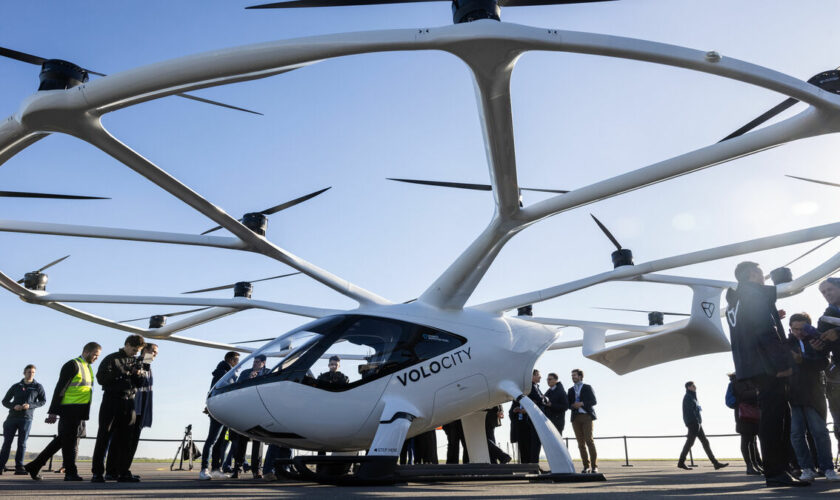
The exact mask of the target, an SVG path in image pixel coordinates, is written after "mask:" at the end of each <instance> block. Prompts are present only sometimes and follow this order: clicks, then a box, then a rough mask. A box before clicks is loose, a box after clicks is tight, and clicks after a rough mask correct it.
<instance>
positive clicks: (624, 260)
mask: <svg viewBox="0 0 840 500" xmlns="http://www.w3.org/2000/svg"><path fill="white" fill-rule="evenodd" d="M611 256H612V263H613V268H616V267H620V266H632V265H633V252H631V251H630V250H629V249H627V248H622V249H620V250H616V251H615V252H613V253H612V254H611Z"/></svg>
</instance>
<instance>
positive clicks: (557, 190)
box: [519, 188, 568, 194]
mask: <svg viewBox="0 0 840 500" xmlns="http://www.w3.org/2000/svg"><path fill="white" fill-rule="evenodd" d="M519 189H520V191H536V192H538V193H560V194H566V193H568V191H567V190H564V189H538V188H519Z"/></svg>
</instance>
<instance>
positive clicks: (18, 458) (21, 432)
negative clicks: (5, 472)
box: [0, 417, 32, 470]
mask: <svg viewBox="0 0 840 500" xmlns="http://www.w3.org/2000/svg"><path fill="white" fill-rule="evenodd" d="M30 427H32V419H31V418H24V417H9V418H7V419H6V421H5V422H3V447H2V448H0V470H2V468H3V467H5V466H6V461H7V460H9V454H10V453H11V451H12V440H14V438H15V433H17V437H18V438H17V439H18V440H17V451H15V469H17V470H20V469H22V468H23V457H24V456H25V455H26V438H28V437H29V429H30Z"/></svg>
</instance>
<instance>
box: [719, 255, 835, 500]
mask: <svg viewBox="0 0 840 500" xmlns="http://www.w3.org/2000/svg"><path fill="white" fill-rule="evenodd" d="M735 278H736V279H737V281H738V285H737V287H736V288H732V289H730V290H728V291H727V294H726V300H727V309H726V318H727V322H728V324H729V331H730V340H731V343H732V358H733V361H734V363H735V373H734V374H732V376H731V383H730V388H729V390H728V391H727V398H726V399H727V404H728V405H730V406H731V407H732V408H734V410H735V419H736V429H737V431H738V433H739V434H741V452H742V454H743V457H744V461H745V462H746V463H747V473H748V474H763V475H764V478H765V481H766V484H767V485H768V486H808V485H809V484H811V482H812V481H813V480H814V479H815V478H816V477H818V476H821V475H824V476H825V478H826V479H827V480H829V481H840V477H838V474H837V472H836V471H835V469H834V463H833V461H832V450H831V441H830V437H829V434H828V429H827V420H826V418H827V413H828V408H829V407H830V409H831V413H832V420H833V422H834V432H835V436H837V437H838V440H840V429H838V425H840V397H838V396H840V366H838V363H840V341H838V338H839V337H840V335H838V334H840V328H838V327H840V278H828V279H826V280H825V281H823V282H822V283H820V285H819V290H820V292H821V293H822V295H823V297H824V298H825V300H826V302H827V303H828V307H827V308H826V310H825V312H824V313H823V315H822V316H821V317H820V318H819V319H818V321H817V324H816V326H814V325H813V321H812V319H811V316H810V315H808V313H805V312H801V313H797V314H793V315H791V316H790V319H789V320H788V321H789V327H790V328H789V333H790V334H789V335H785V329H784V326H783V325H782V320H783V319H785V318H786V316H787V314H786V312H785V311H784V310H780V309H778V308H777V307H776V293H777V288H776V287H775V286H768V285H764V281H765V278H764V273H763V271H762V270H761V268H760V267H759V265H758V264H757V263H755V262H742V263H740V264H738V266H737V267H736V268H735ZM826 401H828V405H826ZM756 437H757V438H758V441H759V443H760V445H759V446H756V442H755V441H756ZM759 448H760V450H761V453H759V451H758V450H759ZM707 452H709V453H711V452H710V450H707ZM710 458H711V455H710Z"/></svg>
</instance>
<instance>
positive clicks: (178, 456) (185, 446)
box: [169, 424, 200, 470]
mask: <svg viewBox="0 0 840 500" xmlns="http://www.w3.org/2000/svg"><path fill="white" fill-rule="evenodd" d="M197 451H198V450H196V448H195V444H194V443H193V437H192V424H190V425H188V426H187V428H186V429H185V430H184V437H183V438H182V439H181V444H180V445H178V451H176V452H175V458H173V459H172V463H171V464H170V465H169V470H184V459H186V460H188V461H189V470H192V469H193V460H195V459H196V458H198V457H199V456H200V454H199V453H198V452H197ZM176 461H178V468H177V469H176V468H175V462H176Z"/></svg>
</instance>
